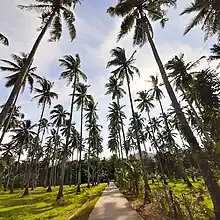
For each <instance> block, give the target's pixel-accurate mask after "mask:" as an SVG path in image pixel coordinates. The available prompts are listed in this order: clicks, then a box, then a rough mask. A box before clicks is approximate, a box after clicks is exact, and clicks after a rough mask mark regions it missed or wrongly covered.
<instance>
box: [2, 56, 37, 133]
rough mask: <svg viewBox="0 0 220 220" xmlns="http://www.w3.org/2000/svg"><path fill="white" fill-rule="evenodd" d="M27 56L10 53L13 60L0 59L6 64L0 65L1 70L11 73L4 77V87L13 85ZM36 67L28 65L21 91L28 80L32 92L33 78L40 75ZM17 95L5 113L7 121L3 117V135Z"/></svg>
mask: <svg viewBox="0 0 220 220" xmlns="http://www.w3.org/2000/svg"><path fill="white" fill-rule="evenodd" d="M27 56H28V55H27V54H25V53H20V54H19V55H16V54H12V55H11V57H12V60H13V61H10V60H4V59H1V60H0V61H1V62H2V63H4V64H6V65H7V66H5V65H1V66H0V70H2V71H3V72H9V73H12V74H11V75H9V76H6V77H5V79H6V83H5V87H7V88H9V87H12V86H14V85H15V82H16V80H17V79H18V76H19V75H20V73H21V70H22V69H23V67H24V65H25V63H26V61H27ZM36 69H37V68H36V67H30V68H29V69H28V71H27V74H26V77H25V78H24V80H23V83H22V90H21V92H23V91H24V89H25V86H26V85H27V81H28V84H29V86H30V92H32V90H33V84H34V79H40V76H38V75H37V74H35V71H36ZM18 96H19V93H18V94H17V96H16V97H15V100H14V102H13V105H12V106H11V108H10V110H9V112H8V113H7V115H6V119H7V122H6V119H5V121H4V123H3V127H4V131H3V132H2V135H3V136H4V135H5V132H6V131H7V129H8V126H9V123H10V120H11V117H12V112H13V111H14V108H15V103H16V101H17V99H18ZM4 107H5V105H4V106H3V108H4Z"/></svg>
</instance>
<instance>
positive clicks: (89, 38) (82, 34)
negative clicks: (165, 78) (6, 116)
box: [0, 0, 214, 157]
mask: <svg viewBox="0 0 220 220" xmlns="http://www.w3.org/2000/svg"><path fill="white" fill-rule="evenodd" d="M30 2H32V3H33V1H31V0H10V1H9V0H1V2H0V33H2V34H4V35H6V36H7V37H8V38H9V41H10V46H9V47H6V46H3V45H0V59H11V58H10V55H11V54H12V53H15V54H18V53H19V52H29V51H30V49H31V47H32V45H33V43H34V41H35V39H36V37H37V36H38V34H39V32H38V31H37V28H38V27H39V25H40V19H39V17H40V15H39V14H35V13H29V12H25V11H21V10H20V9H19V8H18V7H17V5H19V4H24V5H25V4H28V3H30ZM116 2H117V1H116V0H105V1H103V0H94V1H91V0H83V2H82V4H81V5H78V6H77V8H76V10H75V12H74V13H75V17H76V23H75V26H76V31H77V35H76V39H75V40H74V41H73V42H70V39H69V36H68V32H67V31H66V28H64V29H63V34H62V37H61V40H60V41H59V42H56V43H51V42H48V41H47V40H48V38H49V37H48V34H46V36H45V37H44V39H43V41H42V43H41V45H40V47H39V49H38V51H37V54H36V56H35V60H34V64H33V66H36V67H37V74H39V75H41V76H45V77H46V78H47V79H49V80H50V81H52V82H54V88H53V91H55V92H57V93H58V94H59V99H58V100H54V101H53V104H52V107H53V106H54V105H56V104H58V103H60V104H62V105H63V106H64V108H65V109H67V110H68V111H69V106H70V96H69V94H70V93H71V87H67V85H66V82H65V81H64V80H59V76H60V74H61V72H62V69H61V68H60V67H59V62H58V59H59V58H62V57H63V56H64V55H67V54H68V55H73V56H74V55H75V54H76V53H78V54H79V55H80V58H81V62H82V68H81V69H82V71H83V72H84V73H85V74H86V75H87V77H88V82H87V84H89V85H91V86H90V88H89V92H88V93H89V94H91V95H93V97H94V99H95V101H96V102H98V115H99V123H100V124H101V125H103V129H102V136H103V139H104V141H103V146H104V152H103V156H105V157H108V156H109V155H110V152H109V150H108V149H107V142H108V122H107V119H106V115H107V113H108V104H109V102H111V100H110V97H107V96H105V92H106V89H105V84H106V83H107V81H108V77H109V76H110V70H109V69H106V64H107V62H108V61H109V60H110V58H111V57H110V54H109V51H110V50H111V49H113V48H115V47H116V46H120V47H123V48H125V49H126V52H127V56H129V55H131V53H132V52H133V51H134V50H135V49H138V52H137V54H136V66H137V67H138V68H139V70H140V73H141V76H140V78H138V77H134V80H133V82H132V83H131V89H132V95H133V98H134V99H135V97H136V93H137V92H138V91H140V90H145V89H149V88H150V83H148V82H147V80H149V76H150V75H158V76H159V70H158V67H157V65H156V62H155V60H154V58H153V55H152V52H151V49H150V47H149V45H145V46H144V47H142V48H134V47H133V46H132V33H131V34H129V35H128V36H126V37H125V38H124V39H122V40H121V41H120V42H118V43H117V42H116V37H117V33H118V31H119V28H120V23H121V20H120V19H118V18H111V17H110V16H109V15H108V14H107V13H106V10H107V8H108V7H109V6H113V5H115V4H116ZM189 3H190V1H189V0H184V1H180V0H179V1H177V7H176V8H175V9H170V10H169V14H168V17H169V21H168V22H167V24H166V26H165V28H164V29H162V28H161V27H160V25H159V24H154V25H153V27H154V33H155V34H154V40H155V43H156V45H157V48H158V51H159V54H160V56H161V59H162V61H163V63H164V64H165V63H166V62H167V61H168V60H169V59H172V58H173V57H174V56H175V55H178V54H180V53H184V54H185V59H186V61H195V60H196V59H198V58H199V57H200V56H202V55H206V56H207V55H208V54H209V48H210V46H211V45H212V44H213V42H214V39H210V40H209V41H207V42H204V35H203V33H202V31H201V30H200V29H199V27H198V28H195V29H193V30H192V31H191V32H190V33H189V34H188V35H186V36H183V32H184V28H185V27H186V25H187V23H188V22H189V21H190V17H189V16H181V17H180V16H179V14H180V12H181V11H182V10H183V9H184V8H185V7H186V6H187V5H188V4H189ZM205 66H207V63H206V62H205V61H204V62H203V63H201V68H202V67H205ZM5 76H7V73H3V72H1V73H0V88H1V93H0V104H4V103H5V101H6V99H7V97H8V95H9V93H10V91H11V89H7V88H5V87H4V84H5V79H4V77H5ZM160 80H161V79H160ZM35 86H36V87H38V85H37V84H35ZM125 89H127V87H126V86H125ZM164 94H165V96H166V98H164V99H163V100H162V103H163V105H164V106H165V108H167V107H168V106H169V105H170V100H169V98H168V97H167V94H166V92H165V93H164ZM33 95H34V94H33V93H32V94H30V92H29V88H28V87H27V88H26V90H25V92H24V93H22V94H21V95H20V97H19V100H18V103H19V105H21V107H22V111H23V112H24V113H25V119H31V120H32V121H33V123H37V122H38V120H39V117H40V111H41V109H40V108H39V107H38V106H37V104H36V102H35V101H30V100H31V98H32V97H33ZM122 104H125V105H127V107H126V108H125V109H124V111H125V113H126V115H127V118H128V119H129V118H130V116H131V112H130V108H129V102H128V98H127V96H125V98H124V99H123V100H122ZM155 105H156V107H155V109H154V110H153V111H152V112H151V115H152V116H158V115H159V113H160V110H159V107H158V106H157V103H155ZM52 107H51V109H52ZM51 109H48V110H47V111H46V113H45V117H49V116H48V113H49V111H50V110H51ZM79 119H80V115H79V113H78V112H76V111H75V112H74V119H73V120H74V121H75V122H76V128H77V129H78V130H79V126H80V123H79ZM127 124H128V120H127V121H126V122H125V125H126V127H127ZM84 134H85V133H84ZM85 135H86V134H85ZM9 139H10V138H9V135H7V136H6V139H5V140H4V141H8V140H9Z"/></svg>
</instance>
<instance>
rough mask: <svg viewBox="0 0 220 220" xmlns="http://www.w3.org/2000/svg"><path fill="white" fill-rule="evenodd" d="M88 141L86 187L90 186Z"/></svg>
mask: <svg viewBox="0 0 220 220" xmlns="http://www.w3.org/2000/svg"><path fill="white" fill-rule="evenodd" d="M90 147H91V146H90V143H89V149H88V155H87V188H90Z"/></svg>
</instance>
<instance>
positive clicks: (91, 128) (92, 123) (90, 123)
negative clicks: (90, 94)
mask: <svg viewBox="0 0 220 220" xmlns="http://www.w3.org/2000/svg"><path fill="white" fill-rule="evenodd" d="M97 104H98V103H95V101H94V100H89V102H88V104H87V106H86V108H85V111H86V112H87V113H86V114H85V118H86V127H87V131H88V132H89V138H88V146H89V147H88V152H87V175H88V176H87V178H88V179H87V187H88V188H90V153H91V148H92V147H94V145H95V144H96V142H95V141H94V138H95V136H96V132H97V128H98V127H97V124H96V121H97V119H98V115H97Z"/></svg>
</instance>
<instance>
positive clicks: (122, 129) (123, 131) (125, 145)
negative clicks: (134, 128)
mask: <svg viewBox="0 0 220 220" xmlns="http://www.w3.org/2000/svg"><path fill="white" fill-rule="evenodd" d="M117 104H118V107H119V108H120V103H119V97H118V96H117ZM119 119H120V123H121V131H122V136H123V140H124V147H125V154H126V157H127V159H128V152H127V142H126V138H125V130H124V124H123V119H122V117H121V114H120V113H119ZM122 158H123V157H122Z"/></svg>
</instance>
